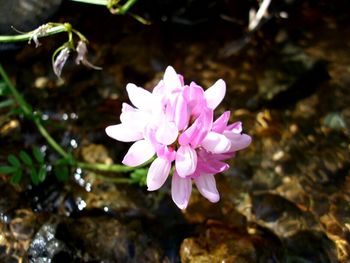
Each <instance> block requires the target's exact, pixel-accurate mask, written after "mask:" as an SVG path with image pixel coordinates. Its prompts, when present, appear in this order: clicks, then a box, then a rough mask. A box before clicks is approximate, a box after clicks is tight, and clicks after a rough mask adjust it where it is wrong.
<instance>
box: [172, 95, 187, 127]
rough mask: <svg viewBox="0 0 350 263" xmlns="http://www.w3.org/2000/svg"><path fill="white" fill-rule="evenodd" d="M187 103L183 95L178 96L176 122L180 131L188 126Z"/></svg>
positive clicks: (175, 113)
mask: <svg viewBox="0 0 350 263" xmlns="http://www.w3.org/2000/svg"><path fill="white" fill-rule="evenodd" d="M187 111H188V109H187V103H186V101H185V99H184V97H183V96H182V95H179V96H178V99H177V100H176V104H175V112H174V121H175V123H176V126H177V128H178V130H182V129H183V128H185V127H186V126H187V125H188V119H189V115H188V112H187Z"/></svg>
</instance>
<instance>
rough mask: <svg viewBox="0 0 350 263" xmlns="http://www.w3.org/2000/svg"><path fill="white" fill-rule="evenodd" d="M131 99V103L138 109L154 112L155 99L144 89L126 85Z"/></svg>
mask: <svg viewBox="0 0 350 263" xmlns="http://www.w3.org/2000/svg"><path fill="white" fill-rule="evenodd" d="M126 90H127V92H128V96H129V99H130V101H131V103H132V104H133V105H134V106H135V107H136V108H138V109H142V110H152V108H153V107H154V104H155V99H154V97H153V95H152V93H151V92H149V91H148V90H145V89H143V88H140V87H137V86H136V85H135V84H132V83H129V84H128V85H126Z"/></svg>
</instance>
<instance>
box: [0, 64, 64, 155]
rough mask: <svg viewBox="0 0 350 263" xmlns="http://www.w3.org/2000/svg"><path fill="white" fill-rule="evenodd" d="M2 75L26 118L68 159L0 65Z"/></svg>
mask: <svg viewBox="0 0 350 263" xmlns="http://www.w3.org/2000/svg"><path fill="white" fill-rule="evenodd" d="M0 74H1V76H2V78H3V79H4V81H5V83H6V85H7V87H8V88H9V89H10V91H11V92H12V94H13V96H14V97H15V100H16V101H17V103H18V104H19V106H20V107H21V109H22V111H23V112H24V114H25V115H26V116H28V117H29V118H30V119H32V120H33V121H34V123H35V125H36V127H37V128H38V130H39V132H40V133H41V135H42V136H43V137H44V138H45V139H46V141H47V142H48V143H49V144H50V146H51V147H52V148H53V149H55V150H56V151H57V152H58V153H59V154H60V155H61V156H62V157H64V158H67V157H68V156H69V155H68V153H67V152H66V151H65V150H63V148H62V147H61V146H60V145H59V144H58V143H57V142H56V141H55V140H54V139H53V138H52V137H51V135H50V134H49V133H48V131H47V130H46V129H45V128H44V126H43V125H42V124H41V122H40V120H39V119H38V118H37V116H35V115H34V114H33V112H32V111H31V109H30V107H29V106H28V104H27V102H26V101H25V100H24V98H23V97H22V95H21V94H19V92H18V91H17V89H16V88H15V86H14V85H13V84H12V82H11V81H10V79H9V78H8V76H7V74H6V73H5V70H4V68H3V67H2V65H0Z"/></svg>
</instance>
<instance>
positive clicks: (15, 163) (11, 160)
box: [7, 154, 21, 169]
mask: <svg viewBox="0 0 350 263" xmlns="http://www.w3.org/2000/svg"><path fill="white" fill-rule="evenodd" d="M7 160H8V162H9V163H10V164H11V165H12V166H13V167H16V168H17V169H19V168H20V167H21V162H20V161H19V160H18V158H17V157H16V156H14V155H13V154H10V155H9V156H7Z"/></svg>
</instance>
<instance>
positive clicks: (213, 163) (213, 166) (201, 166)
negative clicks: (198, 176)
mask: <svg viewBox="0 0 350 263" xmlns="http://www.w3.org/2000/svg"><path fill="white" fill-rule="evenodd" d="M228 168H230V166H229V165H228V164H227V163H224V162H221V161H218V160H210V161H208V162H199V161H198V164H197V170H199V171H200V172H202V173H210V174H217V173H222V172H224V171H226V170H227V169H228Z"/></svg>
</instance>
